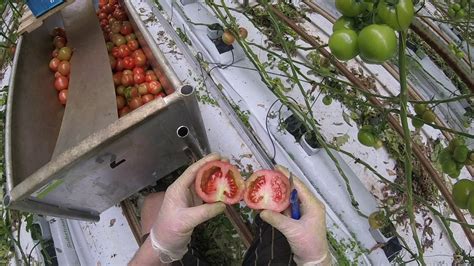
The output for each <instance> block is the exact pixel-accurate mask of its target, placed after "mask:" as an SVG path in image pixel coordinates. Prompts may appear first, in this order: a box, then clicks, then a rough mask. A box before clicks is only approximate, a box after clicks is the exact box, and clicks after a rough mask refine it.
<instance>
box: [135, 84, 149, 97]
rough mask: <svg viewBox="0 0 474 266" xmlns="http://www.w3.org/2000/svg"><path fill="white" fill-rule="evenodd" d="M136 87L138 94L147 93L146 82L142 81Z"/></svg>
mask: <svg viewBox="0 0 474 266" xmlns="http://www.w3.org/2000/svg"><path fill="white" fill-rule="evenodd" d="M137 89H138V94H140V95H145V94H148V87H147V86H146V83H142V84H140V85H138V86H137Z"/></svg>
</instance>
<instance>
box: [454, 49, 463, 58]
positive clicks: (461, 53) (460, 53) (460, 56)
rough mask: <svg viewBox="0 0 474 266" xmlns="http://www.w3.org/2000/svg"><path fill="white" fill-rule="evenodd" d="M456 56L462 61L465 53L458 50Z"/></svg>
mask: <svg viewBox="0 0 474 266" xmlns="http://www.w3.org/2000/svg"><path fill="white" fill-rule="evenodd" d="M455 55H456V57H457V58H459V59H461V58H463V57H464V52H463V51H460V50H458V51H456V52H455Z"/></svg>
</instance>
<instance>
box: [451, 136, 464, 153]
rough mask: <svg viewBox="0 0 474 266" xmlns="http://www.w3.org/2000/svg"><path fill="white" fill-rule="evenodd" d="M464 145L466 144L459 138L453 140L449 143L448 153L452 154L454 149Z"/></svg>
mask: <svg viewBox="0 0 474 266" xmlns="http://www.w3.org/2000/svg"><path fill="white" fill-rule="evenodd" d="M465 144H466V143H465V141H464V139H463V138H461V137H457V138H454V139H452V140H451V141H450V142H449V145H448V150H449V152H451V153H453V152H454V150H455V149H456V147H458V146H462V145H465Z"/></svg>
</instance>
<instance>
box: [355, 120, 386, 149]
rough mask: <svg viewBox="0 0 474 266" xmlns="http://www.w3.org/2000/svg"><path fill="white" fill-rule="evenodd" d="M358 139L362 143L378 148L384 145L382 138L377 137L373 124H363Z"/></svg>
mask: <svg viewBox="0 0 474 266" xmlns="http://www.w3.org/2000/svg"><path fill="white" fill-rule="evenodd" d="M357 139H358V140H359V142H360V143H362V144H363V145H365V146H367V147H374V148H376V149H378V148H381V147H382V146H383V142H382V140H380V139H379V138H378V137H377V134H376V133H375V129H374V128H373V127H372V126H371V125H365V126H363V127H362V128H361V129H360V130H359V133H358V134H357Z"/></svg>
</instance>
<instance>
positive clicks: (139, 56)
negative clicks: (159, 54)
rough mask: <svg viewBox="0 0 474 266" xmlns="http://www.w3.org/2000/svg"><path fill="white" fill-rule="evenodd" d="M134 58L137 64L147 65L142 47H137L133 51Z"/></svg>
mask: <svg viewBox="0 0 474 266" xmlns="http://www.w3.org/2000/svg"><path fill="white" fill-rule="evenodd" d="M132 57H133V59H135V65H137V66H140V67H142V66H145V65H146V56H145V53H143V50H142V49H137V50H135V51H134V52H133V53H132Z"/></svg>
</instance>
